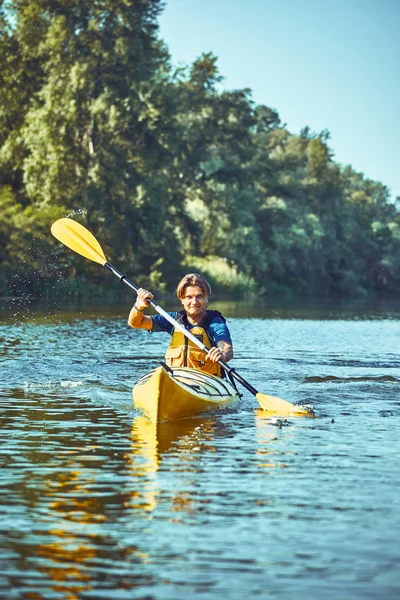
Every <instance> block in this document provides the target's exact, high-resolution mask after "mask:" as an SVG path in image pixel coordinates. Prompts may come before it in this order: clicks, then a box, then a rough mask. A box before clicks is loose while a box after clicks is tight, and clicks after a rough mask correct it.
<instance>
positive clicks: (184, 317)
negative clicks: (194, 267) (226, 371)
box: [128, 273, 233, 377]
mask: <svg viewBox="0 0 400 600" xmlns="http://www.w3.org/2000/svg"><path fill="white" fill-rule="evenodd" d="M176 295H177V297H178V298H179V300H180V301H181V302H182V304H183V308H184V310H182V311H180V312H170V313H169V314H170V315H171V316H172V317H173V318H174V319H175V320H176V321H178V322H179V323H181V325H183V326H184V327H185V328H186V329H187V330H188V331H190V332H191V333H192V334H193V335H195V336H196V337H197V338H198V339H200V340H201V341H202V342H203V344H205V345H206V346H207V347H208V348H210V350H209V352H208V353H207V354H205V353H204V352H203V351H202V350H200V349H199V348H198V347H197V346H195V345H194V343H193V342H192V341H191V340H189V339H188V338H187V337H186V336H184V335H183V333H181V332H180V331H178V330H176V329H175V328H174V326H173V325H172V324H171V323H170V322H169V321H167V320H166V319H165V318H164V317H163V316H162V315H155V316H147V315H144V314H143V311H144V309H145V308H147V306H148V300H149V299H152V298H153V294H152V293H151V292H149V291H148V290H145V289H143V288H140V289H139V290H138V292H137V298H136V302H135V304H134V305H133V307H132V310H131V312H130V313H129V317H128V324H129V325H130V326H131V327H134V328H135V329H147V330H148V331H151V332H156V331H166V332H167V333H169V334H171V336H172V338H171V343H170V345H169V347H168V349H167V352H166V354H165V359H166V363H167V365H168V366H169V367H191V368H193V369H199V370H201V371H205V372H206V373H210V374H211V375H217V376H219V377H221V376H222V373H221V367H220V366H219V364H218V361H219V360H223V361H224V362H228V361H229V360H231V358H232V357H233V347H232V340H231V335H230V333H229V329H228V327H227V325H226V321H225V319H224V317H223V316H222V315H221V313H220V312H218V311H217V310H207V303H208V298H209V297H210V295H211V286H210V284H209V283H208V281H207V279H206V278H205V277H203V276H202V275H199V274H198V273H189V274H188V275H185V276H184V277H183V279H182V280H181V281H180V282H179V283H178V286H177V288H176Z"/></svg>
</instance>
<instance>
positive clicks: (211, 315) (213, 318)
mask: <svg viewBox="0 0 400 600" xmlns="http://www.w3.org/2000/svg"><path fill="white" fill-rule="evenodd" d="M206 319H207V321H208V323H210V324H211V323H214V322H215V323H226V319H225V317H224V315H223V314H222V313H220V312H219V310H207V311H206Z"/></svg>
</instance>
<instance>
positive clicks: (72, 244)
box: [51, 218, 310, 416]
mask: <svg viewBox="0 0 400 600" xmlns="http://www.w3.org/2000/svg"><path fill="white" fill-rule="evenodd" d="M51 233H52V234H53V235H54V237H55V238H57V239H58V240H59V241H60V242H62V243H63V244H64V245H65V246H67V247H68V248H70V249H71V250H74V251H75V252H77V253H78V254H81V255H82V256H84V257H85V258H88V259H89V260H92V261H94V262H96V263H99V264H100V265H103V266H104V267H106V269H108V270H109V271H111V273H114V275H116V276H117V277H118V279H119V280H120V281H121V282H122V283H125V285H127V286H128V287H130V288H131V289H132V290H134V291H135V292H136V293H137V291H138V289H139V288H138V287H137V286H136V285H135V284H134V283H133V282H132V281H130V279H128V277H127V276H126V275H123V274H122V273H121V272H120V271H118V269H116V268H115V267H113V266H112V265H111V264H110V263H109V262H108V261H107V259H106V257H105V256H104V252H103V250H102V248H101V246H100V244H99V242H98V241H97V240H96V238H95V237H94V235H93V234H91V233H90V231H88V230H87V229H86V227H83V225H81V224H80V223H77V222H76V221H74V220H73V219H68V218H64V219H58V220H57V221H55V222H54V223H53V225H52V226H51ZM149 305H151V306H152V307H153V308H154V310H156V311H157V312H158V313H159V314H160V315H162V316H163V317H164V318H165V319H167V321H169V322H170V323H171V324H172V325H173V326H174V328H175V329H177V330H178V331H180V332H181V333H183V335H185V336H186V337H187V338H189V339H190V340H191V341H192V342H193V343H194V344H195V345H196V346H198V347H199V348H200V349H201V350H203V351H204V352H206V353H207V352H208V351H209V348H207V346H206V345H205V344H203V342H201V341H200V340H199V339H197V338H196V337H195V336H194V335H193V334H192V333H190V331H188V330H187V329H186V328H185V327H183V325H182V324H181V323H178V321H176V320H175V319H174V318H173V317H172V316H171V315H170V314H169V313H167V312H166V311H165V310H164V309H163V308H161V306H159V305H158V304H156V302H154V300H150V299H149ZM218 363H219V365H220V366H221V367H222V369H223V370H224V371H226V372H227V373H229V375H230V376H231V377H233V378H234V379H236V380H237V381H239V382H240V383H241V384H242V385H243V386H244V387H245V388H246V389H247V390H248V391H249V392H250V393H251V394H253V395H254V396H255V397H256V398H257V400H258V402H259V404H260V406H261V408H263V409H264V410H267V411H269V412H273V413H275V414H279V415H280V416H287V415H309V414H310V411H308V410H307V409H305V408H304V407H303V406H296V405H294V404H291V403H290V402H287V401H286V400H281V399H280V398H276V397H275V396H268V395H267V394H261V392H258V391H257V390H256V389H255V388H254V387H253V386H252V385H250V383H248V382H247V381H246V380H245V379H243V377H242V376H241V375H239V373H237V372H236V371H235V369H233V368H232V367H229V366H228V365H227V364H226V363H225V362H224V361H222V360H219V361H218Z"/></svg>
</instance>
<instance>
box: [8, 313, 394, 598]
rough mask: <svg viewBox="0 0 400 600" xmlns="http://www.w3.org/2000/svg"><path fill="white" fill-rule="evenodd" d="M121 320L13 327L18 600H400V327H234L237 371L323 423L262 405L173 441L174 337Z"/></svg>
mask: <svg viewBox="0 0 400 600" xmlns="http://www.w3.org/2000/svg"><path fill="white" fill-rule="evenodd" d="M126 312H128V309H127V311H126ZM228 312H229V311H228ZM232 312H234V311H233V309H231V313H232ZM102 314H104V313H102V312H101V311H100V310H98V311H92V313H91V315H75V316H74V315H54V314H53V315H52V314H51V311H50V313H47V314H44V313H43V314H35V315H33V314H31V315H28V316H29V318H27V315H23V314H22V311H19V312H18V314H17V313H15V314H11V313H10V314H9V315H6V314H5V315H4V319H3V321H2V322H1V325H0V338H1V339H0V341H1V351H0V352H1V408H0V415H1V434H0V435H1V446H0V467H1V471H0V477H1V488H0V489H1V507H0V564H1V569H0V597H1V598H5V599H7V600H8V599H10V600H11V599H20V598H21V599H22V598H23V599H28V598H29V599H34V600H36V599H65V600H75V599H78V598H83V599H86V598H87V599H89V598H90V599H94V600H98V599H102V598H104V599H113V600H114V599H115V600H125V599H137V598H141V599H157V600H169V599H170V600H180V599H187V598H207V599H219V598H230V599H238V600H239V599H240V600H241V599H243V598H254V599H255V598H282V599H285V598H290V599H296V600H297V599H300V600H303V599H304V600H308V599H310V598H312V599H314V598H324V599H326V600H330V599H338V598H349V599H358V598H359V599H361V598H362V599H365V598H371V599H375V598H386V599H387V598H390V599H391V598H393V599H394V598H398V597H400V542H399V531H400V506H399V505H400V492H399V483H398V482H399V477H400V467H399V438H400V425H399V423H400V420H399V417H400V353H399V336H400V321H399V320H398V316H399V315H396V314H394V315H393V314H391V315H376V314H375V315H374V314H372V315H358V316H357V315H356V314H353V315H349V314H346V315H345V318H343V317H342V318H338V315H334V317H331V318H329V319H318V318H317V317H316V315H315V314H313V315H312V316H309V318H293V319H291V318H276V317H277V314H275V315H274V314H272V315H271V313H265V316H264V317H263V315H262V311H261V312H260V311H259V312H258V313H257V316H255V317H252V318H244V317H243V316H241V317H240V318H234V317H232V318H230V319H229V326H230V328H231V331H232V334H233V337H234V341H235V349H236V357H235V360H234V363H233V364H234V366H235V367H236V368H237V370H238V371H239V372H240V373H241V374H242V375H243V376H244V377H245V378H246V379H248V381H249V382H250V383H251V384H252V385H253V386H254V387H256V388H257V389H259V390H260V391H262V392H265V393H268V394H272V395H276V396H279V397H281V398H285V399H287V400H290V401H291V402H294V403H305V404H309V403H311V404H312V405H313V407H314V410H315V412H316V414H317V415H318V417H317V418H316V419H311V418H304V417H302V418H286V419H277V418H276V417H273V418H272V417H270V416H268V413H265V412H262V411H260V410H259V409H258V408H257V406H258V405H257V401H256V399H255V398H254V397H253V396H252V395H251V394H249V393H248V392H247V391H246V390H242V391H243V397H242V399H241V401H240V403H239V405H238V406H237V407H236V408H235V409H231V410H229V411H227V412H224V413H219V414H214V415H204V416H202V417H197V418H192V419H186V420H183V421H180V422H174V423H170V424H168V423H166V424H163V425H161V426H159V427H158V428H157V427H155V426H154V425H153V424H151V423H149V422H148V421H146V419H145V418H144V417H142V416H140V415H139V414H137V413H136V412H135V410H134V408H133V405H132V401H131V388H132V386H133V384H134V382H135V381H136V380H137V379H138V378H139V377H140V376H141V375H143V374H144V373H146V372H147V371H149V370H150V369H151V368H153V367H154V366H156V365H157V364H158V361H159V360H160V359H161V358H162V356H163V353H164V351H165V348H166V346H167V344H168V339H167V337H166V336H164V335H162V334H157V335H150V334H148V333H147V332H143V331H139V332H137V331H136V332H135V331H133V330H130V329H129V328H128V327H127V325H126V320H125V317H126V315H124V316H122V314H121V316H112V315H111V316H110V315H107V316H102ZM237 314H240V311H239V312H238V311H237ZM282 314H283V313H282ZM96 315H97V316H96ZM278 316H279V315H278ZM288 316H289V315H287V314H285V317H288ZM360 316H361V318H360ZM23 317H24V318H23ZM297 317H299V315H297Z"/></svg>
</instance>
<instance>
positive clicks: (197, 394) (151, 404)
mask: <svg viewBox="0 0 400 600" xmlns="http://www.w3.org/2000/svg"><path fill="white" fill-rule="evenodd" d="M132 397H133V402H134V404H135V406H136V408H138V409H139V410H141V411H143V412H144V413H145V414H146V416H147V417H149V418H150V419H151V420H152V421H155V422H160V421H169V420H171V419H181V418H183V417H187V416H189V415H195V414H198V413H203V412H208V411H211V410H218V409H224V408H227V407H228V406H231V405H232V404H234V403H235V402H236V401H237V400H239V394H238V392H237V391H236V390H235V388H234V387H233V385H231V384H230V383H228V381H226V379H221V378H220V377H215V376H214V375H209V374H208V373H204V372H203V371H198V370H197V369H190V368H188V367H177V368H173V369H171V368H169V367H167V366H166V365H164V363H161V366H160V367H158V368H157V369H154V370H153V371H150V373H147V374H146V375H144V377H142V378H141V379H139V381H138V382H137V383H136V385H135V387H134V388H133V390H132Z"/></svg>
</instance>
